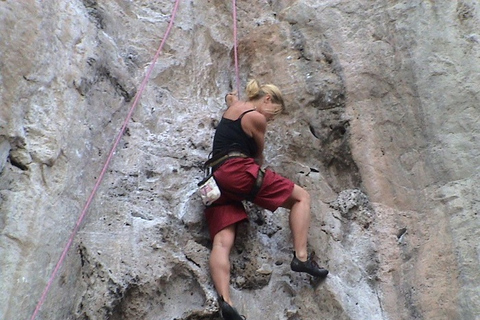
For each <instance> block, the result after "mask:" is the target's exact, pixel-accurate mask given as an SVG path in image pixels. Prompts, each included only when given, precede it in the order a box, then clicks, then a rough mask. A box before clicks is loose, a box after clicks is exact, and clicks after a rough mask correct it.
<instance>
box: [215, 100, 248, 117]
mask: <svg viewBox="0 0 480 320" xmlns="http://www.w3.org/2000/svg"><path fill="white" fill-rule="evenodd" d="M254 110H255V109H254V108H253V106H251V105H250V104H249V103H246V102H242V101H237V102H235V103H233V104H232V105H231V106H230V107H229V108H228V109H227V110H226V111H225V112H224V114H223V117H224V118H227V119H231V120H237V119H238V118H240V117H242V116H245V115H246V114H249V113H251V112H250V111H254Z"/></svg>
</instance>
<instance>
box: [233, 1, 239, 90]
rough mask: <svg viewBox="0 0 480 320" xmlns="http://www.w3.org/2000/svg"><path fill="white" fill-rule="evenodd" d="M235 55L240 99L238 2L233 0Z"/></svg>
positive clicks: (236, 78)
mask: <svg viewBox="0 0 480 320" xmlns="http://www.w3.org/2000/svg"><path fill="white" fill-rule="evenodd" d="M233 55H234V59H235V80H236V82H237V95H238V99H240V76H239V73H240V72H239V70H238V46H237V4H236V1H235V0H233Z"/></svg>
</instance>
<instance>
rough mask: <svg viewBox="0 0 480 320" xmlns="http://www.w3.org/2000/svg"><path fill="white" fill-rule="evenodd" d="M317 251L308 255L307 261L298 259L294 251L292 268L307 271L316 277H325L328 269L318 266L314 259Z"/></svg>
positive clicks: (297, 270) (296, 270)
mask: <svg viewBox="0 0 480 320" xmlns="http://www.w3.org/2000/svg"><path fill="white" fill-rule="evenodd" d="M314 258H315V252H312V253H311V254H309V255H308V258H307V261H305V262H303V261H300V260H298V258H297V256H296V254H295V252H293V260H292V262H291V263H290V268H291V269H292V270H293V271H295V272H306V273H308V274H310V275H312V276H314V277H319V278H325V277H326V276H327V274H328V270H327V269H324V268H321V267H319V266H318V264H317V262H315V260H314Z"/></svg>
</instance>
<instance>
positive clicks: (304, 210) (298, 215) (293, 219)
mask: <svg viewBox="0 0 480 320" xmlns="http://www.w3.org/2000/svg"><path fill="white" fill-rule="evenodd" d="M282 207H284V208H287V209H290V218H289V221H290V230H291V232H292V237H293V247H294V249H295V253H296V256H297V258H298V259H299V260H300V261H306V260H307V257H308V252H307V238H308V229H309V227H310V194H309V193H308V192H307V191H306V190H305V189H303V188H302V187H300V186H298V185H295V186H294V187H293V191H292V194H291V195H290V197H289V198H288V199H287V201H285V203H284V204H283V205H282Z"/></svg>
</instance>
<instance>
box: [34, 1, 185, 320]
mask: <svg viewBox="0 0 480 320" xmlns="http://www.w3.org/2000/svg"><path fill="white" fill-rule="evenodd" d="M179 3H180V0H176V2H175V6H174V8H173V11H172V15H171V18H170V22H169V24H168V28H167V31H166V32H165V35H164V37H163V39H162V42H161V43H160V46H159V47H158V50H157V52H156V54H155V56H154V58H153V60H152V63H151V64H150V66H149V68H148V70H147V74H146V75H145V78H144V79H143V81H142V83H141V85H140V89H139V90H138V92H137V94H136V95H135V99H134V101H133V104H132V106H131V108H130V111H129V112H128V115H127V117H126V118H125V121H124V122H123V125H122V128H121V129H120V132H119V133H118V135H117V138H116V139H115V142H114V144H113V146H112V150H111V151H110V153H109V154H108V157H107V160H106V162H105V164H104V166H103V169H102V171H101V172H100V175H99V177H98V179H97V182H96V183H95V186H94V187H93V190H92V192H91V193H90V196H89V197H88V200H87V202H86V204H85V206H84V207H83V210H82V213H81V214H80V217H79V218H78V220H77V223H76V224H75V228H73V231H72V234H71V235H70V238H69V239H68V242H67V244H66V246H65V248H64V249H63V252H62V254H61V256H60V259H59V260H58V262H57V265H56V266H55V269H54V270H53V272H52V275H51V276H50V279H49V280H48V282H47V285H46V287H45V289H44V290H43V293H42V296H41V298H40V300H39V301H38V303H37V306H36V308H35V311H34V313H33V315H32V317H31V318H30V320H34V319H35V317H36V316H37V314H38V312H39V311H40V308H41V307H42V305H43V303H44V302H45V299H46V297H47V294H48V291H49V290H50V287H51V286H52V283H53V280H54V279H55V277H56V275H57V272H58V270H59V269H60V267H61V265H62V263H63V261H64V260H65V257H66V256H67V252H68V250H69V249H70V247H71V245H72V243H73V239H74V238H75V235H76V234H77V232H78V230H79V229H80V225H81V224H82V221H83V219H84V218H85V216H86V214H87V210H88V208H89V207H90V204H91V203H92V200H93V197H94V196H95V193H96V192H97V190H98V187H99V186H100V183H101V182H102V180H103V177H104V175H105V173H106V172H107V169H108V166H109V165H110V162H111V161H112V158H113V155H114V153H115V150H116V148H117V147H118V144H119V143H120V140H121V139H122V136H123V134H124V133H125V130H126V129H127V125H128V123H129V122H130V119H131V117H132V114H133V112H134V111H135V108H136V106H137V104H138V101H139V100H140V96H141V95H142V93H143V91H144V90H145V86H146V85H147V82H148V80H149V78H150V75H151V74H152V71H153V68H154V66H155V63H156V62H157V59H158V56H159V55H160V53H161V52H162V49H163V45H164V43H165V40H166V39H167V38H168V35H169V33H170V30H171V29H172V26H173V21H174V19H175V14H176V12H177V8H178V4H179Z"/></svg>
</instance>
